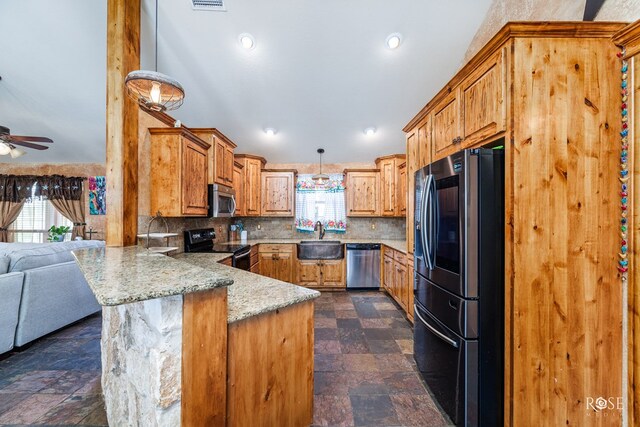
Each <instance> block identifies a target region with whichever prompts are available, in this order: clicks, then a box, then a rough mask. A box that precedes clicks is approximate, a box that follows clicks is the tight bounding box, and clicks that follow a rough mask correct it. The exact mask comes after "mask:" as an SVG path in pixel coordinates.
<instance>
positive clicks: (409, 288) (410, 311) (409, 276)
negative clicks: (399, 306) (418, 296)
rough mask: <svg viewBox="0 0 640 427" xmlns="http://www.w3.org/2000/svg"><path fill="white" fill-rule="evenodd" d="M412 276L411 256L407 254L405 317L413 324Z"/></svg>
mask: <svg viewBox="0 0 640 427" xmlns="http://www.w3.org/2000/svg"><path fill="white" fill-rule="evenodd" d="M413 275H414V267H413V256H411V255H410V254H407V292H408V299H407V317H408V318H409V320H410V321H411V322H412V323H413V298H414V295H413Z"/></svg>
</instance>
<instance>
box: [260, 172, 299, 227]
mask: <svg viewBox="0 0 640 427" xmlns="http://www.w3.org/2000/svg"><path fill="white" fill-rule="evenodd" d="M296 175H297V171H295V170H272V169H263V170H262V208H261V215H262V216H285V217H288V216H294V215H295V207H294V203H295V202H294V197H295V194H294V193H295V177H296Z"/></svg>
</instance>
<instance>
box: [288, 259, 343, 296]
mask: <svg viewBox="0 0 640 427" xmlns="http://www.w3.org/2000/svg"><path fill="white" fill-rule="evenodd" d="M296 272H297V280H296V283H297V284H299V285H300V286H306V287H308V288H332V289H336V288H342V289H344V288H345V277H344V276H345V268H344V259H338V260H298V262H297V268H296Z"/></svg>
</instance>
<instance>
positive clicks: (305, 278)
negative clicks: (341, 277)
mask: <svg viewBox="0 0 640 427" xmlns="http://www.w3.org/2000/svg"><path fill="white" fill-rule="evenodd" d="M297 270H298V271H297V275H298V280H297V282H298V283H299V284H300V285H303V286H310V287H316V286H318V285H319V276H320V261H316V260H299V261H298V268H297Z"/></svg>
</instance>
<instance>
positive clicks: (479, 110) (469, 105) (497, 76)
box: [460, 47, 507, 147]
mask: <svg viewBox="0 0 640 427" xmlns="http://www.w3.org/2000/svg"><path fill="white" fill-rule="evenodd" d="M506 51H507V48H506V47H504V48H502V49H500V50H499V51H498V52H497V53H496V54H494V55H493V56H491V58H489V59H488V60H487V61H486V62H484V63H483V64H482V66H481V67H478V68H477V69H475V70H474V71H473V72H472V73H471V74H470V75H469V77H467V78H466V79H465V80H463V81H462V83H461V85H460V93H461V101H462V126H461V128H462V129H461V130H462V135H461V136H462V139H463V145H464V146H465V147H466V146H470V145H473V144H475V143H476V142H479V141H482V140H484V139H487V138H489V137H491V136H493V135H495V134H497V133H499V132H502V131H504V130H505V116H506V112H505V108H506V103H505V102H504V94H505V93H506V84H507V79H506V75H505V72H506V67H505V61H506V55H507V53H506Z"/></svg>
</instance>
